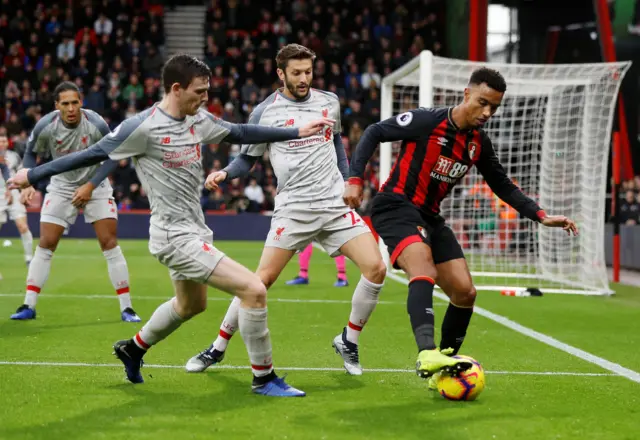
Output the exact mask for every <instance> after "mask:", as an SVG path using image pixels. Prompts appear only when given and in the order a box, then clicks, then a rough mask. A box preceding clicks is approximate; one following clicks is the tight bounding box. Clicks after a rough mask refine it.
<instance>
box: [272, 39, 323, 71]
mask: <svg viewBox="0 0 640 440" xmlns="http://www.w3.org/2000/svg"><path fill="white" fill-rule="evenodd" d="M315 59H316V53H315V52H314V51H312V50H311V49H309V48H308V47H304V46H302V45H301V44H295V43H291V44H287V45H286V46H284V47H283V48H282V49H280V50H279V51H278V54H277V55H276V65H277V66H278V68H279V69H282V70H284V69H286V68H287V65H288V64H289V60H311V61H312V62H313V61H315Z"/></svg>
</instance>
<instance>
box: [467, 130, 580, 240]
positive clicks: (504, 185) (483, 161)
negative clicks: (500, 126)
mask: <svg viewBox="0 0 640 440" xmlns="http://www.w3.org/2000/svg"><path fill="white" fill-rule="evenodd" d="M481 148H482V151H481V152H480V159H479V160H478V162H477V164H476V166H477V168H478V171H479V172H480V174H482V177H484V179H485V180H486V182H487V184H488V185H489V188H491V191H493V192H494V193H495V194H496V195H497V196H498V197H500V199H501V200H503V201H504V202H505V203H507V204H508V205H510V206H511V207H513V208H514V209H515V210H516V211H518V212H519V213H520V215H522V216H523V217H527V218H528V219H531V220H533V221H534V222H540V223H542V224H543V225H545V226H552V227H562V228H563V229H565V230H566V231H567V232H568V233H569V234H571V233H573V234H574V235H577V233H578V229H577V227H576V225H575V223H574V222H573V221H572V220H570V219H568V218H566V217H564V216H549V215H547V213H546V212H545V211H544V210H543V209H542V208H541V207H540V206H539V205H538V204H537V203H536V201H535V200H533V199H532V198H530V197H528V196H527V195H526V194H525V193H524V192H522V190H521V189H520V188H519V187H518V186H517V185H516V184H515V183H513V181H512V180H511V179H510V178H509V176H508V175H507V172H506V171H505V169H504V167H503V166H502V164H501V163H500V160H499V159H498V155H497V154H496V152H495V150H494V149H493V144H492V143H491V139H489V137H488V136H486V135H484V136H483V140H482V147H481Z"/></svg>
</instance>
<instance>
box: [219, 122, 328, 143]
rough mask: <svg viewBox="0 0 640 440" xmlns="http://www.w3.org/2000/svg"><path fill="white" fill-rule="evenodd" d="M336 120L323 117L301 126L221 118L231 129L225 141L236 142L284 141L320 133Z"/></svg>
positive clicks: (222, 123)
mask: <svg viewBox="0 0 640 440" xmlns="http://www.w3.org/2000/svg"><path fill="white" fill-rule="evenodd" d="M334 122H335V121H334V120H333V119H329V118H322V119H318V120H316V121H312V122H309V123H308V124H305V125H303V126H302V127H300V128H280V127H266V126H264V125H258V124H231V123H229V122H226V121H222V120H219V121H218V123H220V124H221V125H222V126H224V127H225V128H227V129H228V130H229V133H228V134H227V135H226V136H225V137H224V141H226V142H230V143H235V144H262V143H268V142H282V141H288V140H291V139H298V138H305V137H309V136H313V135H314V134H318V133H320V132H321V131H322V130H323V129H324V128H325V127H327V126H328V127H333V123H334Z"/></svg>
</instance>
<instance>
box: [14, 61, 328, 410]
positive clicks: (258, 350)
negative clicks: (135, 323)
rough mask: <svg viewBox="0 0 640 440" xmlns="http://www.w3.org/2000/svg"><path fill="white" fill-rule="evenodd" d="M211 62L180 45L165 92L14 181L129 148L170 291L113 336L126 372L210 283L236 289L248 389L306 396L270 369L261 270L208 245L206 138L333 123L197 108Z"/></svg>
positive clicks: (136, 367)
mask: <svg viewBox="0 0 640 440" xmlns="http://www.w3.org/2000/svg"><path fill="white" fill-rule="evenodd" d="M210 77H211V71H210V70H209V68H208V67H207V66H206V64H204V63H203V62H201V61H199V60H198V59H196V58H195V57H193V56H190V55H185V54H180V55H175V56H174V57H172V58H171V59H169V60H168V61H167V63H166V64H165V66H164V68H163V71H162V81H163V85H164V89H165V97H164V98H163V99H162V101H161V102H159V103H157V104H155V105H154V106H153V107H151V108H149V109H147V110H145V111H143V112H142V113H140V114H138V115H136V116H133V117H131V118H128V119H127V120H125V121H124V122H123V123H122V124H120V125H119V126H118V127H117V128H116V129H115V130H114V132H113V133H111V134H110V135H108V136H106V137H105V138H104V139H102V140H101V141H99V142H98V143H97V144H95V145H93V146H91V147H90V148H88V149H87V150H85V151H83V152H79V153H74V154H71V155H69V156H66V157H63V158H60V159H57V160H55V161H53V162H50V163H48V164H45V165H41V166H39V167H36V168H33V169H31V170H28V169H23V170H21V171H20V172H19V173H18V174H17V175H16V176H15V177H14V178H12V179H10V184H11V185H12V187H19V188H22V187H27V186H29V185H31V184H32V183H35V182H37V181H38V180H41V179H43V178H45V177H48V176H51V175H55V174H59V173H61V172H65V171H69V170H72V169H77V168H81V167H85V166H88V165H91V164H95V163H98V162H101V161H103V160H105V159H107V158H109V159H111V160H115V161H117V160H121V159H125V158H129V157H132V158H133V160H134V165H135V167H136V171H137V173H138V177H139V178H140V181H141V183H142V185H143V186H144V188H145V189H146V191H147V193H148V195H149V201H150V203H151V221H150V226H149V235H150V240H149V250H150V252H151V253H152V254H153V255H154V256H155V257H156V258H157V259H158V260H159V261H160V262H161V263H162V264H164V265H165V266H167V267H168V268H169V274H170V276H171V279H172V280H173V285H174V290H175V297H174V298H172V299H171V300H169V301H167V302H165V303H164V304H162V305H161V306H160V307H158V308H157V309H156V311H155V312H154V314H153V315H152V316H151V319H149V322H147V323H146V324H145V325H144V327H143V328H142V329H141V330H140V331H139V332H138V333H137V334H136V335H135V336H134V337H133V338H131V339H129V340H123V341H118V342H116V343H115V345H114V350H115V354H116V356H117V357H118V358H119V359H120V361H122V363H123V364H124V366H125V372H126V374H127V378H128V379H129V381H131V382H133V383H141V382H143V381H144V380H143V378H142V375H141V373H140V368H141V366H142V357H143V356H144V354H145V353H146V352H147V350H148V349H149V348H150V347H151V346H153V345H155V344H156V343H158V342H160V341H161V340H162V339H164V338H166V337H167V336H169V334H171V333H172V332H174V331H175V330H176V329H177V328H178V327H180V325H182V323H183V322H185V321H186V320H188V319H190V318H191V317H193V316H195V315H197V314H198V313H200V312H202V311H204V309H205V307H206V303H207V296H206V293H207V286H212V287H215V288H217V289H220V290H222V291H224V292H227V293H230V294H232V295H235V296H237V297H239V298H240V300H241V308H240V313H239V328H240V333H241V335H242V339H243V340H244V343H245V345H246V347H247V351H248V352H249V359H250V361H251V369H252V372H253V387H252V389H253V392H254V393H257V394H263V395H268V396H280V397H297V396H304V395H305V393H304V392H303V391H300V390H297V389H296V388H293V387H291V386H289V385H288V384H287V383H285V381H284V380H283V379H282V378H279V377H278V376H276V374H275V372H274V370H273V365H272V360H271V340H270V337H269V329H268V328H267V308H266V288H265V286H264V284H263V283H262V281H261V280H260V278H259V277H258V276H257V275H256V274H254V273H253V272H251V271H250V270H249V269H247V268H246V267H244V266H242V265H240V264H239V263H237V262H235V261H234V260H232V259H231V258H229V257H226V256H225V255H224V254H223V253H222V252H221V251H220V250H218V249H217V248H216V247H214V246H213V244H212V240H213V233H212V232H211V230H210V229H209V228H208V227H207V226H206V224H205V219H204V215H203V213H202V208H201V207H200V197H199V192H200V187H201V184H202V182H203V180H204V175H203V168H202V161H201V150H200V145H201V144H202V143H220V142H222V141H227V142H232V143H245V144H251V143H263V142H276V141H283V140H288V139H298V138H300V137H308V136H312V135H315V134H317V133H319V132H321V131H322V130H324V129H325V126H332V125H333V120H331V119H328V118H322V119H318V120H314V121H311V122H309V123H307V124H305V125H303V126H302V127H300V128H271V127H262V126H258V125H254V124H231V123H228V122H225V121H222V120H220V119H218V118H215V117H213V116H212V115H211V114H209V113H208V112H206V111H205V110H203V109H202V108H201V107H202V105H203V104H204V103H205V102H207V99H208V93H207V92H208V90H209V80H210Z"/></svg>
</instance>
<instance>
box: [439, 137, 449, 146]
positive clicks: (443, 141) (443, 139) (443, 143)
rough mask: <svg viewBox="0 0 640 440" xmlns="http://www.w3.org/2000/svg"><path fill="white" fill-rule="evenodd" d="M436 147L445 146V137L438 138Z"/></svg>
mask: <svg viewBox="0 0 640 440" xmlns="http://www.w3.org/2000/svg"><path fill="white" fill-rule="evenodd" d="M438 145H442V146H443V147H445V146H446V145H447V138H445V137H442V136H441V137H439V138H438Z"/></svg>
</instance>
